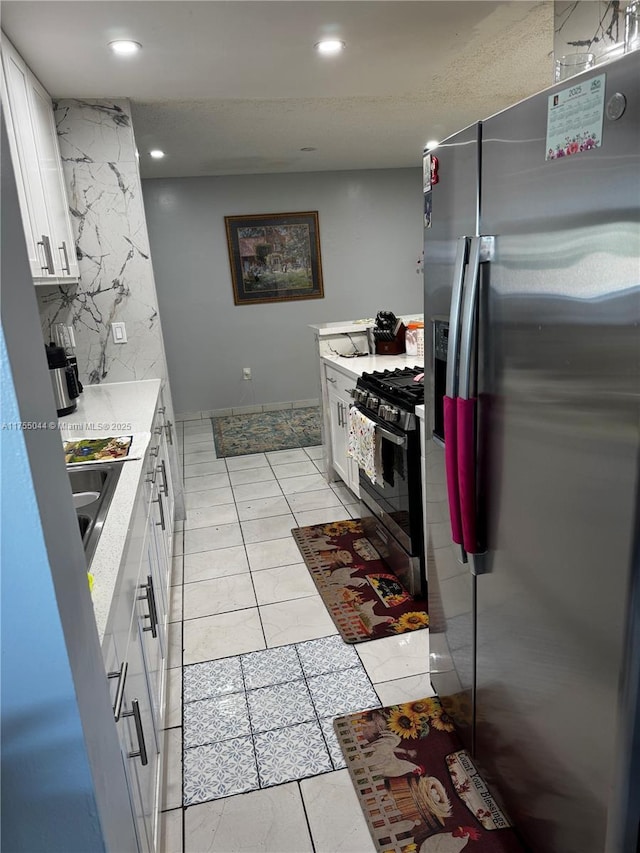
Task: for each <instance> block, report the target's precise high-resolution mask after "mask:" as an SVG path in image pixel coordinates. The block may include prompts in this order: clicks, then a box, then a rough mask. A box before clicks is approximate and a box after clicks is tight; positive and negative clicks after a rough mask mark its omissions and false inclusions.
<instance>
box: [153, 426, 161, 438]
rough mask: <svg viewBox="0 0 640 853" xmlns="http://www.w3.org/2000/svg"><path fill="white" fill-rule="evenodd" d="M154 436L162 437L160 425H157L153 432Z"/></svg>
mask: <svg viewBox="0 0 640 853" xmlns="http://www.w3.org/2000/svg"><path fill="white" fill-rule="evenodd" d="M153 434H154V435H162V424H159V425H158V426H157V427H156V428H155V429H154V431H153Z"/></svg>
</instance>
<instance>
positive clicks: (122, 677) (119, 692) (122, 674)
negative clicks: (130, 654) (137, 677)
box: [107, 660, 129, 723]
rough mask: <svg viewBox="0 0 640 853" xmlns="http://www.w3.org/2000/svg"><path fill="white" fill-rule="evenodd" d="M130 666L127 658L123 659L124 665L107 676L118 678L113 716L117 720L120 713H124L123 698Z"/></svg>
mask: <svg viewBox="0 0 640 853" xmlns="http://www.w3.org/2000/svg"><path fill="white" fill-rule="evenodd" d="M128 668H129V664H128V663H127V661H126V660H123V661H122V666H121V667H120V669H118V670H116V671H115V672H108V673H107V678H117V679H118V686H117V687H116V698H115V701H114V703H113V716H114V719H115V721H116V723H117V722H118V720H119V719H120V714H121V713H122V700H123V698H124V683H125V681H126V680H127V670H128Z"/></svg>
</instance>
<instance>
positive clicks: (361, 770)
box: [334, 697, 525, 853]
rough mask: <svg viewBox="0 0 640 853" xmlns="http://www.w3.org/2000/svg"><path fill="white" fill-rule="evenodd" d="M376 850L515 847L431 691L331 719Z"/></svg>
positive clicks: (414, 852)
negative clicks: (427, 694) (383, 706)
mask: <svg viewBox="0 0 640 853" xmlns="http://www.w3.org/2000/svg"><path fill="white" fill-rule="evenodd" d="M334 729H335V732H336V736H337V738H338V743H339V744H340V748H341V750H342V753H343V755H344V757H345V759H346V762H347V769H348V770H349V774H350V776H351V781H352V783H353V786H354V788H355V790H356V793H357V795H358V799H359V801H360V806H361V808H362V811H363V813H364V816H365V818H366V821H367V824H368V827H369V832H370V833H371V837H372V839H373V841H374V844H375V845H376V847H377V849H378V850H379V851H380V853H459V851H460V850H463V849H464V850H466V851H468V853H521V852H522V851H523V850H524V849H525V848H524V847H523V846H522V844H521V843H520V841H519V839H518V836H517V834H516V832H515V830H514V829H513V827H512V825H511V823H510V821H509V818H508V817H507V816H506V814H505V812H504V809H503V808H501V806H499V805H498V803H497V801H496V799H495V798H494V796H493V794H492V793H491V792H490V791H489V789H488V788H487V786H486V784H485V782H484V780H483V779H482V777H481V776H480V774H479V773H478V770H477V768H476V766H475V764H474V762H473V760H472V758H471V756H470V755H469V753H468V752H467V750H466V749H464V747H463V745H462V741H461V740H460V738H459V736H458V734H457V733H456V731H455V727H454V725H453V722H452V720H451V719H450V718H449V717H448V716H447V715H446V713H445V712H444V710H443V707H442V705H441V704H440V700H439V699H438V698H437V697H430V698H427V699H417V700H415V701H413V702H405V703H403V704H401V705H390V706H388V707H386V708H375V709H373V710H369V711H360V712H358V713H355V714H351V715H349V716H343V717H338V719H336V720H335V721H334Z"/></svg>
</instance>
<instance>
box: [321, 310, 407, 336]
mask: <svg viewBox="0 0 640 853" xmlns="http://www.w3.org/2000/svg"><path fill="white" fill-rule="evenodd" d="M398 316H399V317H400V319H401V320H402V322H403V323H404V324H405V325H406V324H407V323H410V322H412V321H413V320H416V321H417V320H419V321H422V320H423V319H424V314H400V315H398ZM375 322H376V321H375V317H365V318H363V319H361V320H341V321H340V322H337V323H318V324H315V325H311V326H310V327H309V328H311V329H314V330H315V331H316V333H317V334H318V335H319V336H321V337H322V336H324V335H344V334H348V333H350V332H364V331H365V330H366V328H367V326H373V325H374V324H375Z"/></svg>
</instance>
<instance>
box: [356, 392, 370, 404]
mask: <svg viewBox="0 0 640 853" xmlns="http://www.w3.org/2000/svg"><path fill="white" fill-rule="evenodd" d="M367 396H368V395H367V392H366V391H363V390H362V388H356V402H357V403H366V401H367Z"/></svg>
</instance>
